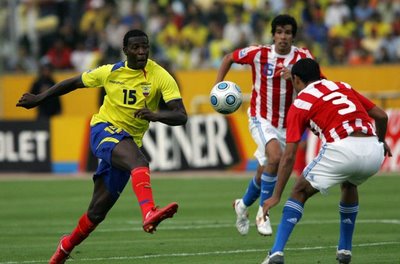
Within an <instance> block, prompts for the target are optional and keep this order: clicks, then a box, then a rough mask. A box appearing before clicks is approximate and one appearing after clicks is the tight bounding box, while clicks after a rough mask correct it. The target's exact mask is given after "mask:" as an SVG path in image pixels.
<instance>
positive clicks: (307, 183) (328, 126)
mask: <svg viewBox="0 0 400 264" xmlns="http://www.w3.org/2000/svg"><path fill="white" fill-rule="evenodd" d="M291 74H292V80H293V81H292V82H293V86H294V88H295V89H296V91H297V92H298V96H297V98H296V99H295V100H294V102H293V104H292V106H291V107H290V109H289V112H288V117H287V122H288V126H287V136H286V148H285V150H284V153H283V156H282V159H281V162H280V164H279V170H278V181H277V184H276V188H275V190H274V193H273V195H272V196H271V198H269V199H268V200H266V201H265V202H264V206H263V209H264V215H265V216H268V211H269V210H270V209H271V208H272V207H273V206H275V205H277V204H278V203H279V201H280V199H281V196H282V192H283V190H284V188H285V186H286V183H287V181H288V179H289V177H290V174H291V172H292V169H293V164H294V160H295V155H296V151H297V147H298V144H299V141H300V139H301V136H302V134H303V131H304V130H305V129H306V128H307V127H308V128H309V129H310V130H311V131H313V132H314V133H315V134H316V135H318V136H319V137H320V138H321V140H322V141H323V144H322V146H321V149H320V151H319V153H318V155H317V157H316V158H315V159H314V160H313V161H312V162H311V163H310V164H308V165H307V167H306V168H305V169H304V171H303V173H302V175H301V176H300V177H298V178H297V180H296V183H295V185H294V187H293V189H292V193H291V195H290V198H289V199H288V200H287V202H286V203H285V205H284V208H283V213H282V219H281V222H280V224H279V227H278V231H277V235H276V238H275V243H274V245H273V246H272V249H271V251H270V252H269V254H268V256H267V258H266V259H265V260H264V262H263V264H267V263H274V264H276V263H284V258H283V250H284V248H285V245H286V242H287V241H288V239H289V236H290V234H291V232H292V230H293V228H294V227H295V225H296V224H297V223H298V222H299V221H300V219H301V217H302V215H303V210H304V204H305V202H306V201H307V199H308V198H310V197H311V196H313V195H314V194H316V193H317V192H321V193H322V194H326V193H327V190H328V189H329V188H330V187H332V186H334V185H336V184H340V187H341V192H342V195H341V200H340V203H339V214H340V236H339V243H338V247H337V252H336V258H337V260H338V261H339V263H350V261H351V249H352V238H353V231H354V227H355V221H356V216H357V213H358V192H357V186H358V185H360V184H361V183H363V182H364V181H366V180H367V179H368V178H369V177H371V176H372V175H374V174H375V173H376V172H378V170H379V169H380V167H381V165H382V162H383V160H384V158H385V156H386V155H388V156H392V154H391V151H390V148H389V147H388V145H387V144H386V143H385V134H386V127H387V121H388V116H387V114H386V113H385V112H384V111H383V110H382V109H381V108H379V107H377V106H376V105H374V103H372V102H371V101H370V100H368V99H367V98H365V97H364V96H362V95H361V94H359V93H358V92H357V91H355V90H353V89H352V87H351V86H350V85H349V84H347V83H344V82H333V81H329V80H325V79H321V78H320V68H319V65H318V63H317V62H316V61H314V60H312V59H302V60H299V61H298V62H297V63H296V64H295V65H294V66H293V68H292V73H291ZM372 119H373V120H374V121H375V127H376V129H375V128H374V127H373V124H372V122H371V120H372Z"/></svg>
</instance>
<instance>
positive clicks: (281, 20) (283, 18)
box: [271, 14, 297, 37]
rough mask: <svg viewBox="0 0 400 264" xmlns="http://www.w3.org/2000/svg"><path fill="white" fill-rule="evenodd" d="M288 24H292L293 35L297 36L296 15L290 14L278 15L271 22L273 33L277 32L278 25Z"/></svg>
mask: <svg viewBox="0 0 400 264" xmlns="http://www.w3.org/2000/svg"><path fill="white" fill-rule="evenodd" d="M286 25H291V26H292V34H293V37H295V36H296V33H297V22H296V19H294V17H292V16H290V15H286V14H284V15H277V16H276V17H275V18H274V19H273V20H272V22H271V27H272V29H271V33H272V35H274V34H275V32H276V27H277V26H286Z"/></svg>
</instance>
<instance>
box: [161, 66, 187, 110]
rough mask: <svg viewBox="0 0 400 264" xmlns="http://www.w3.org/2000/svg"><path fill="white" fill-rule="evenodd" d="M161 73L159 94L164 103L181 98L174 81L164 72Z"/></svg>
mask: <svg viewBox="0 0 400 264" xmlns="http://www.w3.org/2000/svg"><path fill="white" fill-rule="evenodd" d="M162 72H163V74H160V78H161V93H162V96H163V99H164V101H165V102H166V103H167V102H169V101H172V100H174V99H180V98H182V96H181V93H180V91H179V87H178V84H177V83H176V81H175V79H174V78H173V77H172V76H171V75H170V74H169V73H168V72H166V71H162Z"/></svg>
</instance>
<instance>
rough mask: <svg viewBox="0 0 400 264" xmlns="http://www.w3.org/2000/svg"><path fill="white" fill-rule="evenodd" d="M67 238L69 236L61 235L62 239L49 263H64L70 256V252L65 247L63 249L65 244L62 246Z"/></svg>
mask: <svg viewBox="0 0 400 264" xmlns="http://www.w3.org/2000/svg"><path fill="white" fill-rule="evenodd" d="M66 238H67V236H63V237H61V240H60V243H59V244H58V247H57V249H56V252H54V254H53V256H51V258H50V260H49V264H63V263H65V261H66V260H67V259H68V258H69V253H70V252H67V251H66V250H65V249H63V246H62V241H63V240H64V239H66Z"/></svg>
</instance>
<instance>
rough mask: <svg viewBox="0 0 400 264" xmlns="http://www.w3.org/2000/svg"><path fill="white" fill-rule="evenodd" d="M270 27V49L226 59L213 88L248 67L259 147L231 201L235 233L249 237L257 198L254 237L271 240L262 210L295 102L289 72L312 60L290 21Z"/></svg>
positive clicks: (252, 123) (250, 111) (284, 17)
mask: <svg viewBox="0 0 400 264" xmlns="http://www.w3.org/2000/svg"><path fill="white" fill-rule="evenodd" d="M271 26H272V30H271V33H272V37H273V41H274V44H273V45H270V46H263V45H259V46H249V47H245V48H241V49H237V50H235V51H233V52H232V53H229V54H227V55H225V57H224V58H223V61H222V64H221V66H220V68H219V70H218V74H217V78H216V83H217V82H220V81H222V80H223V79H224V78H225V76H226V74H227V73H228V71H229V70H230V68H231V65H232V64H233V63H238V64H247V65H250V66H251V71H252V82H253V86H252V92H251V100H250V107H249V109H248V116H249V130H250V133H251V135H252V137H253V140H254V141H255V143H256V144H257V150H256V152H255V154H254V156H255V157H256V158H257V160H258V168H257V172H256V175H255V176H254V177H253V178H252V179H251V180H250V182H249V185H248V188H247V190H246V192H245V194H244V195H243V197H242V198H241V199H236V200H235V201H234V209H235V212H236V228H237V230H238V231H239V233H240V234H242V235H246V234H247V233H248V232H249V219H248V207H249V206H251V205H252V204H253V203H254V202H255V201H256V200H257V199H258V197H260V200H259V205H260V206H259V210H258V213H257V216H256V224H257V230H258V233H259V234H261V235H264V236H270V235H272V228H271V223H270V220H269V218H268V217H267V218H266V219H264V218H263V211H262V205H263V203H264V201H265V200H266V199H268V198H269V197H270V196H271V195H272V192H273V190H274V187H275V182H276V173H277V171H278V165H279V160H280V158H281V155H282V150H283V148H284V147H285V139H286V113H287V111H288V110H289V107H290V105H291V104H292V102H293V99H294V97H295V93H294V90H293V86H292V82H291V75H290V69H291V67H292V65H293V64H294V63H295V62H296V61H298V60H299V59H301V58H312V55H311V53H310V52H309V50H307V49H304V48H298V47H296V46H293V41H294V38H295V36H296V33H297V23H296V20H295V19H294V18H293V17H291V16H289V15H278V16H276V17H275V18H274V19H273V20H272V23H271Z"/></svg>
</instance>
